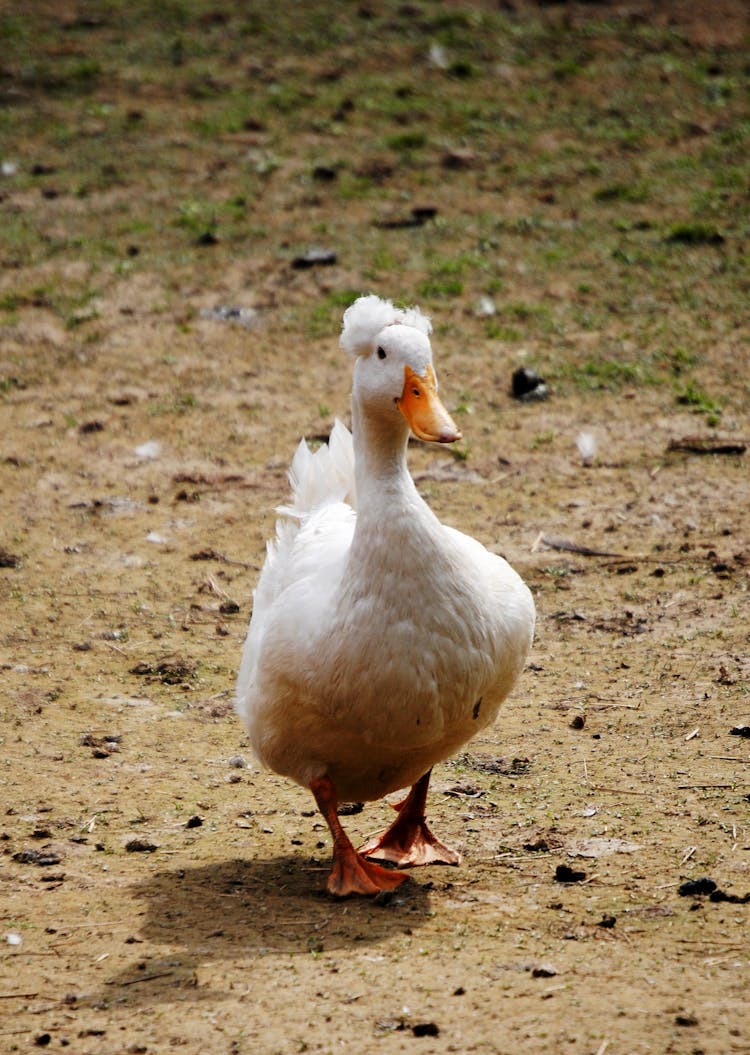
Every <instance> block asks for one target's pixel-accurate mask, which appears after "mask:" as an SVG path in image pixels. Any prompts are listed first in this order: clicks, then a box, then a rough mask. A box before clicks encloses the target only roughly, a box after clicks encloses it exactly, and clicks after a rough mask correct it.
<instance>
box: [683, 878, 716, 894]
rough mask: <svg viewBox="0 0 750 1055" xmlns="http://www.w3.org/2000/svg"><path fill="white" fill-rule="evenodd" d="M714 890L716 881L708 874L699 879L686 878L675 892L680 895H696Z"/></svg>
mask: <svg viewBox="0 0 750 1055" xmlns="http://www.w3.org/2000/svg"><path fill="white" fill-rule="evenodd" d="M714 890H716V883H715V882H714V881H713V879H709V878H708V876H702V877H701V878H700V879H687V880H686V881H685V882H684V883H683V884H682V886H681V887H680V889H679V890H678V891H677V893H678V894H679V895H680V897H696V896H698V895H700V894H712V893H713V892H714Z"/></svg>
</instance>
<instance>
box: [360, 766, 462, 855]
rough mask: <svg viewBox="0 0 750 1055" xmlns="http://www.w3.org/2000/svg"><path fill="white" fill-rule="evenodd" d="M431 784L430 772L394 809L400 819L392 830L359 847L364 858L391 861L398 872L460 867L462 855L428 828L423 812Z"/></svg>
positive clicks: (388, 829)
mask: <svg viewBox="0 0 750 1055" xmlns="http://www.w3.org/2000/svg"><path fill="white" fill-rule="evenodd" d="M429 782H430V773H429V772H428V773H425V775H424V776H423V777H421V778H420V779H419V780H418V781H417V783H416V784H415V785H414V786H413V787H412V789H411V791H410V792H409V794H408V795H407V797H406V798H405V799H404V801H403V802H401V803H399V804H398V805H397V806H396V807H395V808H396V809H397V810H398V817H396V819H395V821H394V822H393V823H392V824H391V825H390V827H388V828H386V830H385V831H384V832H381V833H380V834H379V835H375V836H373V838H372V839H369V840H368V841H367V842H366V843H365V844H364V846H360V848H359V853H360V854H361V855H362V857H375V858H377V859H378V860H380V861H389V862H390V863H391V864H395V865H396V866H397V867H398V868H416V867H417V866H419V865H433V864H443V865H458V864H460V863H461V855H460V853H458V851H457V850H454V849H453V848H452V847H450V846H446V845H445V843H443V842H441V841H440V839H438V838H437V836H436V835H434V834H433V833H432V832H431V831H430V829H429V828H428V826H427V822H426V820H425V816H424V809H425V802H426V799H427V786H428V784H429Z"/></svg>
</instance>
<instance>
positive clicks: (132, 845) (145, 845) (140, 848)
mask: <svg viewBox="0 0 750 1055" xmlns="http://www.w3.org/2000/svg"><path fill="white" fill-rule="evenodd" d="M125 849H126V850H127V852H128V853H129V854H152V853H153V852H154V850H158V849H159V847H158V846H157V844H156V843H152V842H150V841H149V840H148V839H130V840H129V841H128V842H126V843H125Z"/></svg>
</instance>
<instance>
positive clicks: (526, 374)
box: [511, 366, 548, 403]
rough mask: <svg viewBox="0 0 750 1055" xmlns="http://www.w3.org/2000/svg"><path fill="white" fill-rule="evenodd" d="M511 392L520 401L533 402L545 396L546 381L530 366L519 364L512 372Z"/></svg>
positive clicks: (546, 393) (546, 392)
mask: <svg viewBox="0 0 750 1055" xmlns="http://www.w3.org/2000/svg"><path fill="white" fill-rule="evenodd" d="M511 393H512V395H513V398H514V399H518V400H520V401H521V402H522V403H533V402H536V401H537V400H542V399H546V398H547V395H548V391H547V383H546V381H545V380H544V378H543V377H540V376H539V374H538V373H537V372H536V370H532V369H531V367H530V366H519V368H518V369H517V370H515V371H514V372H513V379H512V384H511Z"/></svg>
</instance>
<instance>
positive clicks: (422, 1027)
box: [411, 1022, 440, 1037]
mask: <svg viewBox="0 0 750 1055" xmlns="http://www.w3.org/2000/svg"><path fill="white" fill-rule="evenodd" d="M411 1031H412V1033H413V1034H414V1036H415V1037H439V1036H440V1027H439V1026H438V1024H437V1022H416V1023H415V1024H414V1025H413V1026H412V1027H411Z"/></svg>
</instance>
